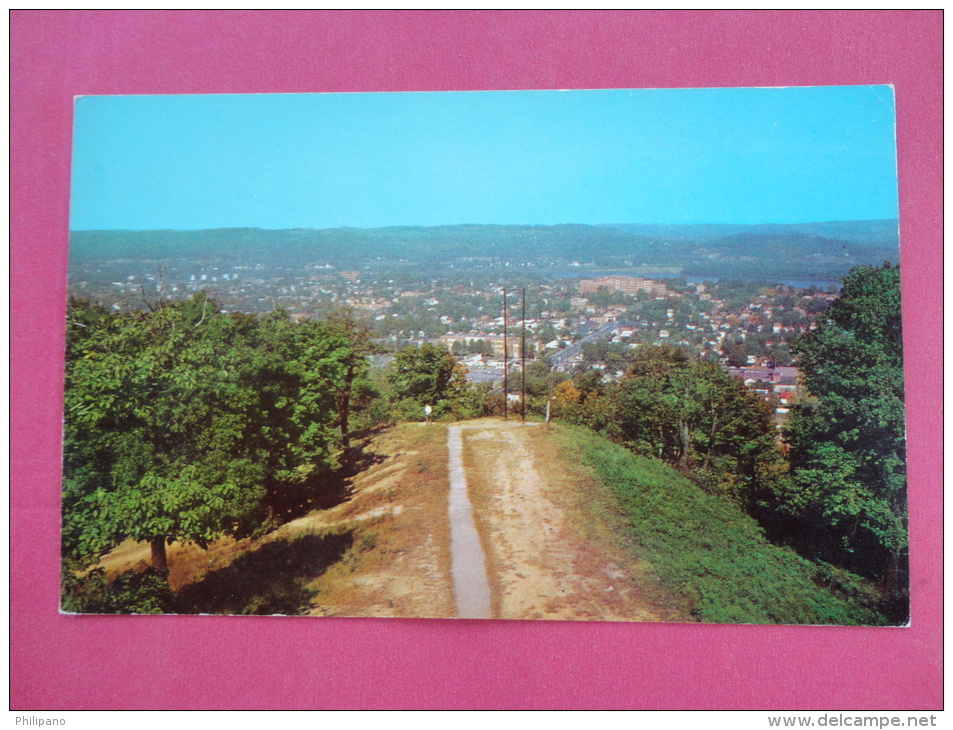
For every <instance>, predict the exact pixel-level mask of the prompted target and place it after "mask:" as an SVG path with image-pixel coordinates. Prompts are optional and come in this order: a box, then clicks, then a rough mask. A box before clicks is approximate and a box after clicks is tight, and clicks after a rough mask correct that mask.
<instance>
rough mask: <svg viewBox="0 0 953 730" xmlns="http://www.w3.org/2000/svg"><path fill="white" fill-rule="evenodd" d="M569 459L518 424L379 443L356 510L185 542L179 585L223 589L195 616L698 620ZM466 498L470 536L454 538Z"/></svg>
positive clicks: (176, 555) (120, 564)
mask: <svg viewBox="0 0 953 730" xmlns="http://www.w3.org/2000/svg"><path fill="white" fill-rule="evenodd" d="M448 447H449V448H448ZM560 449H561V447H560V441H559V438H558V434H557V433H555V432H553V431H551V430H549V429H548V428H547V427H545V426H539V425H533V424H525V425H523V424H521V423H520V422H519V421H518V420H515V419H511V420H509V421H502V420H499V419H481V420H475V421H467V422H461V423H457V424H453V425H451V426H449V427H448V426H445V425H443V424H432V425H427V426H424V425H414V424H405V425H403V426H398V427H396V428H394V429H390V430H387V431H385V432H383V433H381V434H379V435H378V436H377V437H375V438H374V439H373V441H372V442H371V443H370V444H368V447H367V449H366V454H365V455H366V457H367V458H368V465H367V466H366V467H365V469H364V470H363V471H361V473H360V474H358V475H357V476H356V477H355V478H354V480H353V483H352V485H351V490H350V493H349V496H348V497H347V499H345V500H344V501H342V502H340V503H338V504H336V505H334V506H331V507H327V508H324V509H320V510H315V511H314V512H311V513H309V514H308V515H306V516H303V517H300V518H298V519H295V520H292V521H290V522H288V523H286V524H284V525H283V526H282V527H280V528H278V529H277V530H275V531H273V532H271V533H269V534H267V535H265V536H262V537H261V538H259V539H257V540H250V539H247V538H246V539H244V540H241V541H238V542H236V541H235V540H232V539H230V538H223V539H222V540H219V541H217V542H216V543H214V544H213V545H211V546H209V548H208V549H207V550H202V549H200V548H198V547H197V546H194V545H180V544H178V543H175V544H174V545H172V546H171V547H170V548H169V556H170V568H171V571H172V573H171V575H170V583H171V584H172V587H173V588H175V589H176V590H182V591H184V592H186V593H187V592H188V591H190V590H191V591H201V588H202V586H203V585H204V586H209V585H211V586H213V587H214V586H219V587H218V588H217V589H215V590H218V591H219V592H220V593H221V596H219V595H218V594H216V595H214V596H210V597H204V598H203V599H202V601H197V602H196V605H195V607H194V608H193V609H191V610H188V611H186V612H199V613H222V612H224V613H245V612H249V607H251V608H253V609H255V611H259V610H260V611H264V612H267V613H298V614H308V615H313V616H392V617H417V618H438V617H452V616H460V617H467V618H484V617H486V618H510V619H564V620H565V619H602V620H614V621H678V620H686V617H685V616H684V615H682V614H680V613H679V609H678V608H677V601H673V600H672V599H671V597H667V596H666V595H665V594H664V592H663V591H661V590H660V589H659V587H658V584H657V583H656V582H655V581H654V579H653V578H652V576H651V574H650V572H649V571H647V570H645V567H644V566H642V565H641V564H639V562H638V560H637V558H636V557H635V555H634V554H633V553H631V552H630V551H628V550H627V549H625V548H623V547H622V546H621V545H620V542H619V536H620V535H625V534H626V532H627V530H628V529H630V528H627V527H624V526H622V525H620V524H619V523H618V520H619V518H618V517H617V516H615V515H614V513H613V508H612V503H611V500H609V498H608V496H607V493H606V490H605V488H604V487H602V486H601V485H597V484H595V483H594V481H593V478H592V476H591V475H590V473H589V472H588V470H586V469H585V468H584V467H582V466H580V465H578V464H573V463H572V461H571V458H570V457H568V456H567V455H565V454H562V453H560ZM454 471H459V472H461V476H463V477H464V478H463V479H462V480H461V489H462V490H463V491H462V492H461V491H459V490H458V492H457V494H456V496H454V490H453V487H452V484H453V482H454V478H453V472H454ZM464 482H465V484H464ZM462 495H463V496H465V501H466V506H467V507H469V509H470V510H472V512H471V514H470V515H465V516H464V517H465V519H464V518H461V519H460V522H461V523H465V522H468V523H469V524H470V529H471V533H470V536H469V538H468V537H466V536H464V537H461V536H460V535H459V534H454V530H453V522H454V521H455V520H454V518H453V513H454V505H453V500H454V499H457V500H459V499H460V497H461V496H462ZM460 504H461V503H459V502H458V504H457V507H458V508H459V507H460ZM474 524H475V527H476V530H475V531H473V526H474ZM454 542H457V543H466V542H469V543H470V546H469V549H465V550H464V551H463V553H462V554H463V555H465V556H466V555H470V556H471V557H467V558H465V559H464V562H465V563H466V564H469V566H470V568H471V569H472V571H474V572H473V573H472V574H471V575H469V576H467V575H466V569H465V568H464V569H459V570H458V569H457V568H454V567H453V563H454V561H455V560H456V559H457V557H459V556H457V557H455V556H454V554H453V553H454ZM481 546H482V550H481V549H480V547H481ZM458 547H459V546H458ZM473 550H476V552H473ZM148 551H149V547H148V545H147V544H146V543H134V542H131V541H129V542H127V543H124V544H123V545H120V546H118V547H117V548H116V549H115V550H114V551H112V552H111V553H110V554H109V555H107V556H105V557H104V558H103V560H102V563H101V565H102V566H103V567H104V568H106V570H107V571H108V572H109V573H110V574H111V575H116V574H118V573H120V572H123V571H125V570H130V569H136V570H138V569H142V568H143V567H145V565H146V561H147V560H148ZM473 555H478V556H479V560H477V559H476V558H473V557H472V556H473ZM481 561H482V563H483V564H482V565H480V564H479V563H480V562H481ZM285 572H287V575H285ZM473 575H476V576H477V578H474V577H473ZM481 576H482V579H481V580H482V585H480V583H481V580H478V578H481ZM487 583H488V587H487ZM471 588H475V590H474V592H473V594H472V596H468V591H469V590H470V589H471ZM209 590H212V588H210V589H209ZM259 594H260V595H259ZM203 595H204V594H203ZM232 596H233V597H234V600H232V598H230V597H232ZM286 596H293V597H296V598H295V601H299V602H291V603H289V600H290V599H287V600H286V598H285V597H286ZM225 598H228V600H224V599H225ZM471 598H473V600H472V601H471ZM213 599H214V600H213ZM220 599H221V600H220ZM256 606H257V608H255V607H256ZM252 612H254V611H252Z"/></svg>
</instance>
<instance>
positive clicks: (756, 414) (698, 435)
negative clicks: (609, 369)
mask: <svg viewBox="0 0 953 730" xmlns="http://www.w3.org/2000/svg"><path fill="white" fill-rule="evenodd" d="M574 386H575V388H576V390H577V391H578V393H577V396H576V397H575V398H573V399H570V400H572V401H573V402H572V403H570V402H567V401H566V399H565V398H562V399H561V401H562V402H561V403H560V407H559V408H558V409H557V417H560V418H563V419H564V420H567V421H568V422H570V423H577V424H585V425H587V426H589V427H590V428H593V429H595V430H596V431H599V432H600V433H603V434H604V435H607V436H609V437H610V438H612V439H613V440H615V441H617V442H619V443H622V444H624V445H626V446H627V447H629V448H630V449H632V450H633V451H635V452H636V453H640V454H645V455H650V456H654V457H656V458H659V459H662V460H663V461H666V462H668V463H669V464H672V465H675V466H677V467H678V468H679V469H680V470H681V471H682V472H683V473H684V474H686V475H688V476H690V478H691V479H692V480H693V481H695V483H696V484H698V485H700V486H702V487H703V488H704V489H705V490H706V491H708V492H710V493H712V494H720V495H722V496H725V497H728V498H729V499H731V500H732V501H734V502H735V503H736V504H738V505H740V506H743V507H745V508H748V507H750V506H751V505H753V504H755V503H756V502H757V501H758V500H759V499H761V497H762V495H763V494H764V493H765V492H769V491H770V490H772V489H773V488H774V487H775V485H776V482H777V480H778V479H780V478H781V477H783V474H784V471H785V467H784V461H783V457H782V456H781V453H780V451H779V449H778V445H777V443H776V439H775V433H774V427H773V424H772V420H771V413H770V410H769V408H768V407H767V406H766V405H765V404H764V403H762V402H761V401H760V400H759V399H758V398H757V397H756V396H754V395H752V394H751V393H749V392H748V391H747V390H746V389H745V388H744V386H743V385H742V384H741V383H740V382H738V381H737V380H736V379H734V378H731V377H730V376H728V375H727V374H726V373H725V372H724V370H722V368H721V367H720V366H718V365H717V364H716V363H712V362H705V361H699V360H691V359H690V358H689V357H688V355H687V354H686V353H685V352H684V351H683V350H681V349H678V348H675V347H671V346H662V347H641V348H639V349H638V350H637V351H636V354H635V355H634V356H633V358H632V360H631V367H630V368H629V372H628V374H627V375H626V376H625V377H624V378H622V380H621V381H620V382H618V383H606V382H605V381H603V379H602V377H601V374H600V373H599V372H598V371H594V370H589V371H586V372H585V373H583V374H581V375H579V376H577V378H576V379H575V381H574ZM577 404H578V405H577Z"/></svg>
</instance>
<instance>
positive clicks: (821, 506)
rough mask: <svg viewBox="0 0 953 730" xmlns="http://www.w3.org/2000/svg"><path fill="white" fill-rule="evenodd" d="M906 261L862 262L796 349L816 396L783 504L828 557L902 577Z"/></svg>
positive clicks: (892, 578) (800, 427) (804, 415)
mask: <svg viewBox="0 0 953 730" xmlns="http://www.w3.org/2000/svg"><path fill="white" fill-rule="evenodd" d="M900 314H901V311H900V271H899V267H896V266H892V265H890V264H884V266H882V267H880V268H875V267H858V268H855V269H853V270H852V271H851V272H850V273H849V274H848V275H847V277H846V278H845V279H844V281H843V288H842V291H841V295H840V297H839V298H838V299H837V300H836V301H835V302H834V303H833V304H831V306H830V307H829V308H828V309H827V311H826V312H825V314H824V315H823V317H821V319H820V321H819V326H818V328H817V329H816V330H815V331H813V332H810V333H808V334H807V335H805V336H803V337H802V338H800V339H798V340H796V341H795V342H794V343H793V345H792V349H793V350H794V352H795V353H796V355H797V357H798V361H799V363H800V366H801V368H802V370H803V373H804V381H805V385H806V386H807V389H808V391H810V393H811V394H812V395H813V396H814V397H813V398H812V399H810V400H809V401H808V402H806V403H804V404H802V405H799V406H798V407H797V408H795V410H794V413H793V417H792V419H791V422H790V427H789V429H788V432H787V437H788V440H789V442H790V445H791V452H790V456H791V465H792V470H793V472H792V473H793V481H792V484H791V488H790V491H789V492H788V493H786V494H784V495H783V498H782V503H783V505H782V506H783V509H785V510H787V511H788V512H789V513H790V514H792V515H794V516H795V518H796V521H795V527H796V530H797V531H798V532H800V533H801V534H807V535H809V537H810V541H811V542H812V543H813V546H814V549H815V550H816V551H817V552H818V553H820V554H821V555H822V556H823V557H825V558H826V559H828V560H832V561H834V562H838V563H840V564H845V565H847V566H849V567H851V568H852V569H855V570H858V571H860V572H862V573H864V574H866V575H868V576H877V577H881V578H883V579H884V580H885V582H886V583H887V584H888V585H889V587H891V588H894V589H896V588H897V587H898V585H899V580H898V577H899V572H900V570H901V568H902V563H903V562H904V560H905V555H906V551H907V526H906V523H907V499H906V467H905V451H906V444H905V439H904V406H903V349H902V331H901V318H900Z"/></svg>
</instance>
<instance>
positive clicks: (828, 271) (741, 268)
mask: <svg viewBox="0 0 953 730" xmlns="http://www.w3.org/2000/svg"><path fill="white" fill-rule="evenodd" d="M898 258H899V243H898V238H897V222H896V220H892V221H850V222H843V223H813V224H798V225H771V226H766V225H759V226H742V225H733V226H729V225H711V226H701V225H686V226H674V225H667V226H635V225H618V226H611V225H606V226H591V225H555V226H530V225H508V226H500V225H454V226H434V227H412V226H405V227H393V228H374V229H358V228H336V229H321V230H312V229H294V230H264V229H258V228H224V229H215V230H200V231H72V232H71V233H70V268H71V271H75V270H77V269H83V268H84V267H90V266H95V265H96V264H98V263H102V262H107V261H112V262H115V261H129V262H136V261H138V262H143V263H148V264H150V265H152V266H153V268H154V265H155V264H156V263H163V262H166V263H169V262H172V263H184V262H218V263H223V264H229V265H238V264H241V265H246V266H249V265H250V266H254V265H255V264H259V263H263V262H264V263H267V264H268V265H269V266H273V267H277V268H281V267H286V268H289V269H300V268H301V267H302V266H304V265H314V266H324V265H331V266H334V267H338V268H345V269H352V268H371V269H373V270H380V271H388V270H393V269H394V267H398V266H407V265H411V266H414V267H421V268H424V269H432V268H437V267H446V266H455V267H465V268H481V267H486V266H492V265H497V266H499V265H502V264H505V263H506V262H512V263H524V264H531V265H533V266H536V267H543V268H544V269H545V268H546V267H556V268H559V267H565V266H569V265H572V264H587V265H591V266H597V267H601V268H611V269H627V268H639V267H665V268H670V269H673V270H676V271H679V272H681V273H682V274H684V275H688V276H718V277H751V276H756V277H759V278H765V277H767V278H771V277H774V278H812V277H813V278H821V279H836V278H839V277H840V276H842V275H843V274H845V273H846V272H847V271H848V270H849V269H850V268H851V267H853V266H857V265H861V264H878V265H879V264H880V263H882V262H883V261H885V260H889V261H891V262H897V261H898ZM150 271H151V269H150ZM85 275H88V272H87V273H86V274H85Z"/></svg>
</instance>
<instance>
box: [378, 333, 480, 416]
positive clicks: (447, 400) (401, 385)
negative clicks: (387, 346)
mask: <svg viewBox="0 0 953 730" xmlns="http://www.w3.org/2000/svg"><path fill="white" fill-rule="evenodd" d="M390 367H391V370H390V373H389V375H388V380H389V381H390V383H391V386H392V388H393V396H394V400H395V401H397V402H400V401H408V400H409V401H411V402H412V403H414V404H416V406H419V407H420V408H423V407H424V406H427V405H429V406H431V407H432V408H433V409H434V412H435V413H436V414H438V415H440V414H442V413H444V412H446V411H447V410H448V409H449V408H450V406H451V401H452V400H453V399H454V398H455V397H457V396H459V395H461V394H462V392H463V390H464V388H465V386H466V368H465V367H463V366H462V365H460V364H459V363H457V361H456V359H454V357H453V355H451V354H450V352H449V351H448V350H447V348H445V347H441V346H438V345H431V344H429V343H428V344H424V345H422V346H421V347H419V348H416V347H406V348H404V349H403V350H401V351H399V352H398V353H397V354H396V355H395V356H394V361H393V362H392V363H391V366H390Z"/></svg>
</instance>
